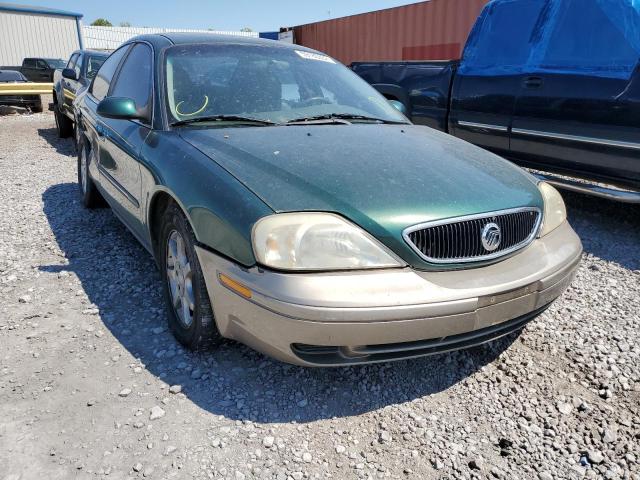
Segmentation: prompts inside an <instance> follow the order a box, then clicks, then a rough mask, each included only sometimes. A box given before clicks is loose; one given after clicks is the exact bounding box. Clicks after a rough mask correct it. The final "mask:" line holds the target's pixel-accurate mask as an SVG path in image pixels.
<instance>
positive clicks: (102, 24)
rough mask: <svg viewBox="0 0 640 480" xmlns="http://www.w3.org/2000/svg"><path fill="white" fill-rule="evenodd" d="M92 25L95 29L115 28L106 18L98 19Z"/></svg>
mask: <svg viewBox="0 0 640 480" xmlns="http://www.w3.org/2000/svg"><path fill="white" fill-rule="evenodd" d="M91 25H93V26H94V27H113V25H112V24H111V22H110V21H109V20H107V19H105V18H98V19H96V20H94V21H93V23H92V24H91Z"/></svg>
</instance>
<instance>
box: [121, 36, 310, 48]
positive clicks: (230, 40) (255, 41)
mask: <svg viewBox="0 0 640 480" xmlns="http://www.w3.org/2000/svg"><path fill="white" fill-rule="evenodd" d="M135 41H146V42H149V43H151V44H152V45H154V46H158V47H161V46H166V45H167V43H169V44H174V45H185V44H198V43H200V44H201V43H210V44H238V43H240V44H246V45H256V46H267V47H280V48H291V49H293V48H295V49H297V50H307V51H310V52H314V51H315V50H312V49H310V48H307V47H303V46H302V45H294V44H290V43H284V42H279V41H277V40H270V39H266V38H257V37H247V36H241V35H220V34H216V33H189V32H167V33H153V34H148V35H140V36H137V37H134V38H132V39H131V40H129V41H128V42H127V43H132V42H135Z"/></svg>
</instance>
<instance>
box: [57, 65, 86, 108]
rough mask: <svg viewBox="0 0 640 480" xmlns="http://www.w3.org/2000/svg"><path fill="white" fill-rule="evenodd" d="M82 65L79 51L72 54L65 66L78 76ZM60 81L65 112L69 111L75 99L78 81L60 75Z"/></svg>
mask: <svg viewBox="0 0 640 480" xmlns="http://www.w3.org/2000/svg"><path fill="white" fill-rule="evenodd" d="M81 65H82V55H81V54H79V53H76V54H74V55H73V56H72V57H71V59H70V60H69V64H68V65H67V68H70V69H72V70H73V71H75V72H76V78H79V77H80V71H81V69H80V66H81ZM60 82H61V83H62V96H63V101H62V105H63V107H64V108H63V109H64V110H66V111H67V112H69V113H71V112H72V111H73V109H72V108H71V106H72V104H73V101H74V100H75V99H76V94H77V91H78V81H77V80H71V79H70V78H65V77H61V79H60Z"/></svg>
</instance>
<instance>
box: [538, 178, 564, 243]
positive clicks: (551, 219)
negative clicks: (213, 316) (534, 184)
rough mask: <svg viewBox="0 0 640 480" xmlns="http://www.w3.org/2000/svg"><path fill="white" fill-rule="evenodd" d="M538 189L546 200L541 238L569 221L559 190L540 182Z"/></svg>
mask: <svg viewBox="0 0 640 480" xmlns="http://www.w3.org/2000/svg"><path fill="white" fill-rule="evenodd" d="M538 188H539V189H540V193H542V198H543V199H544V217H542V229H541V230H540V236H541V237H544V236H545V235H546V234H547V233H550V232H551V231H553V230H555V229H556V228H557V227H559V226H560V225H561V224H562V222H564V221H565V220H566V219H567V209H566V207H565V206H564V200H562V196H561V195H560V193H559V192H558V190H556V189H555V188H553V187H552V186H551V185H549V184H548V183H545V182H540V183H539V184H538Z"/></svg>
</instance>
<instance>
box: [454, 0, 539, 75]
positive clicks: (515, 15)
mask: <svg viewBox="0 0 640 480" xmlns="http://www.w3.org/2000/svg"><path fill="white" fill-rule="evenodd" d="M544 4H545V2H540V1H539V0H512V1H502V2H498V3H494V4H489V5H488V6H487V7H485V9H484V10H483V12H482V15H481V16H480V18H479V19H478V22H477V23H476V25H475V26H474V28H473V31H472V32H471V34H470V36H469V41H468V42H467V46H466V48H465V52H464V56H463V66H464V69H465V70H467V71H468V73H471V70H473V73H476V72H478V73H479V74H482V72H479V70H485V69H487V68H491V67H497V68H504V67H521V66H523V65H524V64H526V63H527V61H528V59H529V55H530V53H531V46H532V42H533V39H534V38H535V32H536V31H537V29H538V28H539V24H538V17H540V13H541V11H542V9H543V7H544ZM485 74H489V75H492V74H495V72H491V73H489V72H487V73H485Z"/></svg>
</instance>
